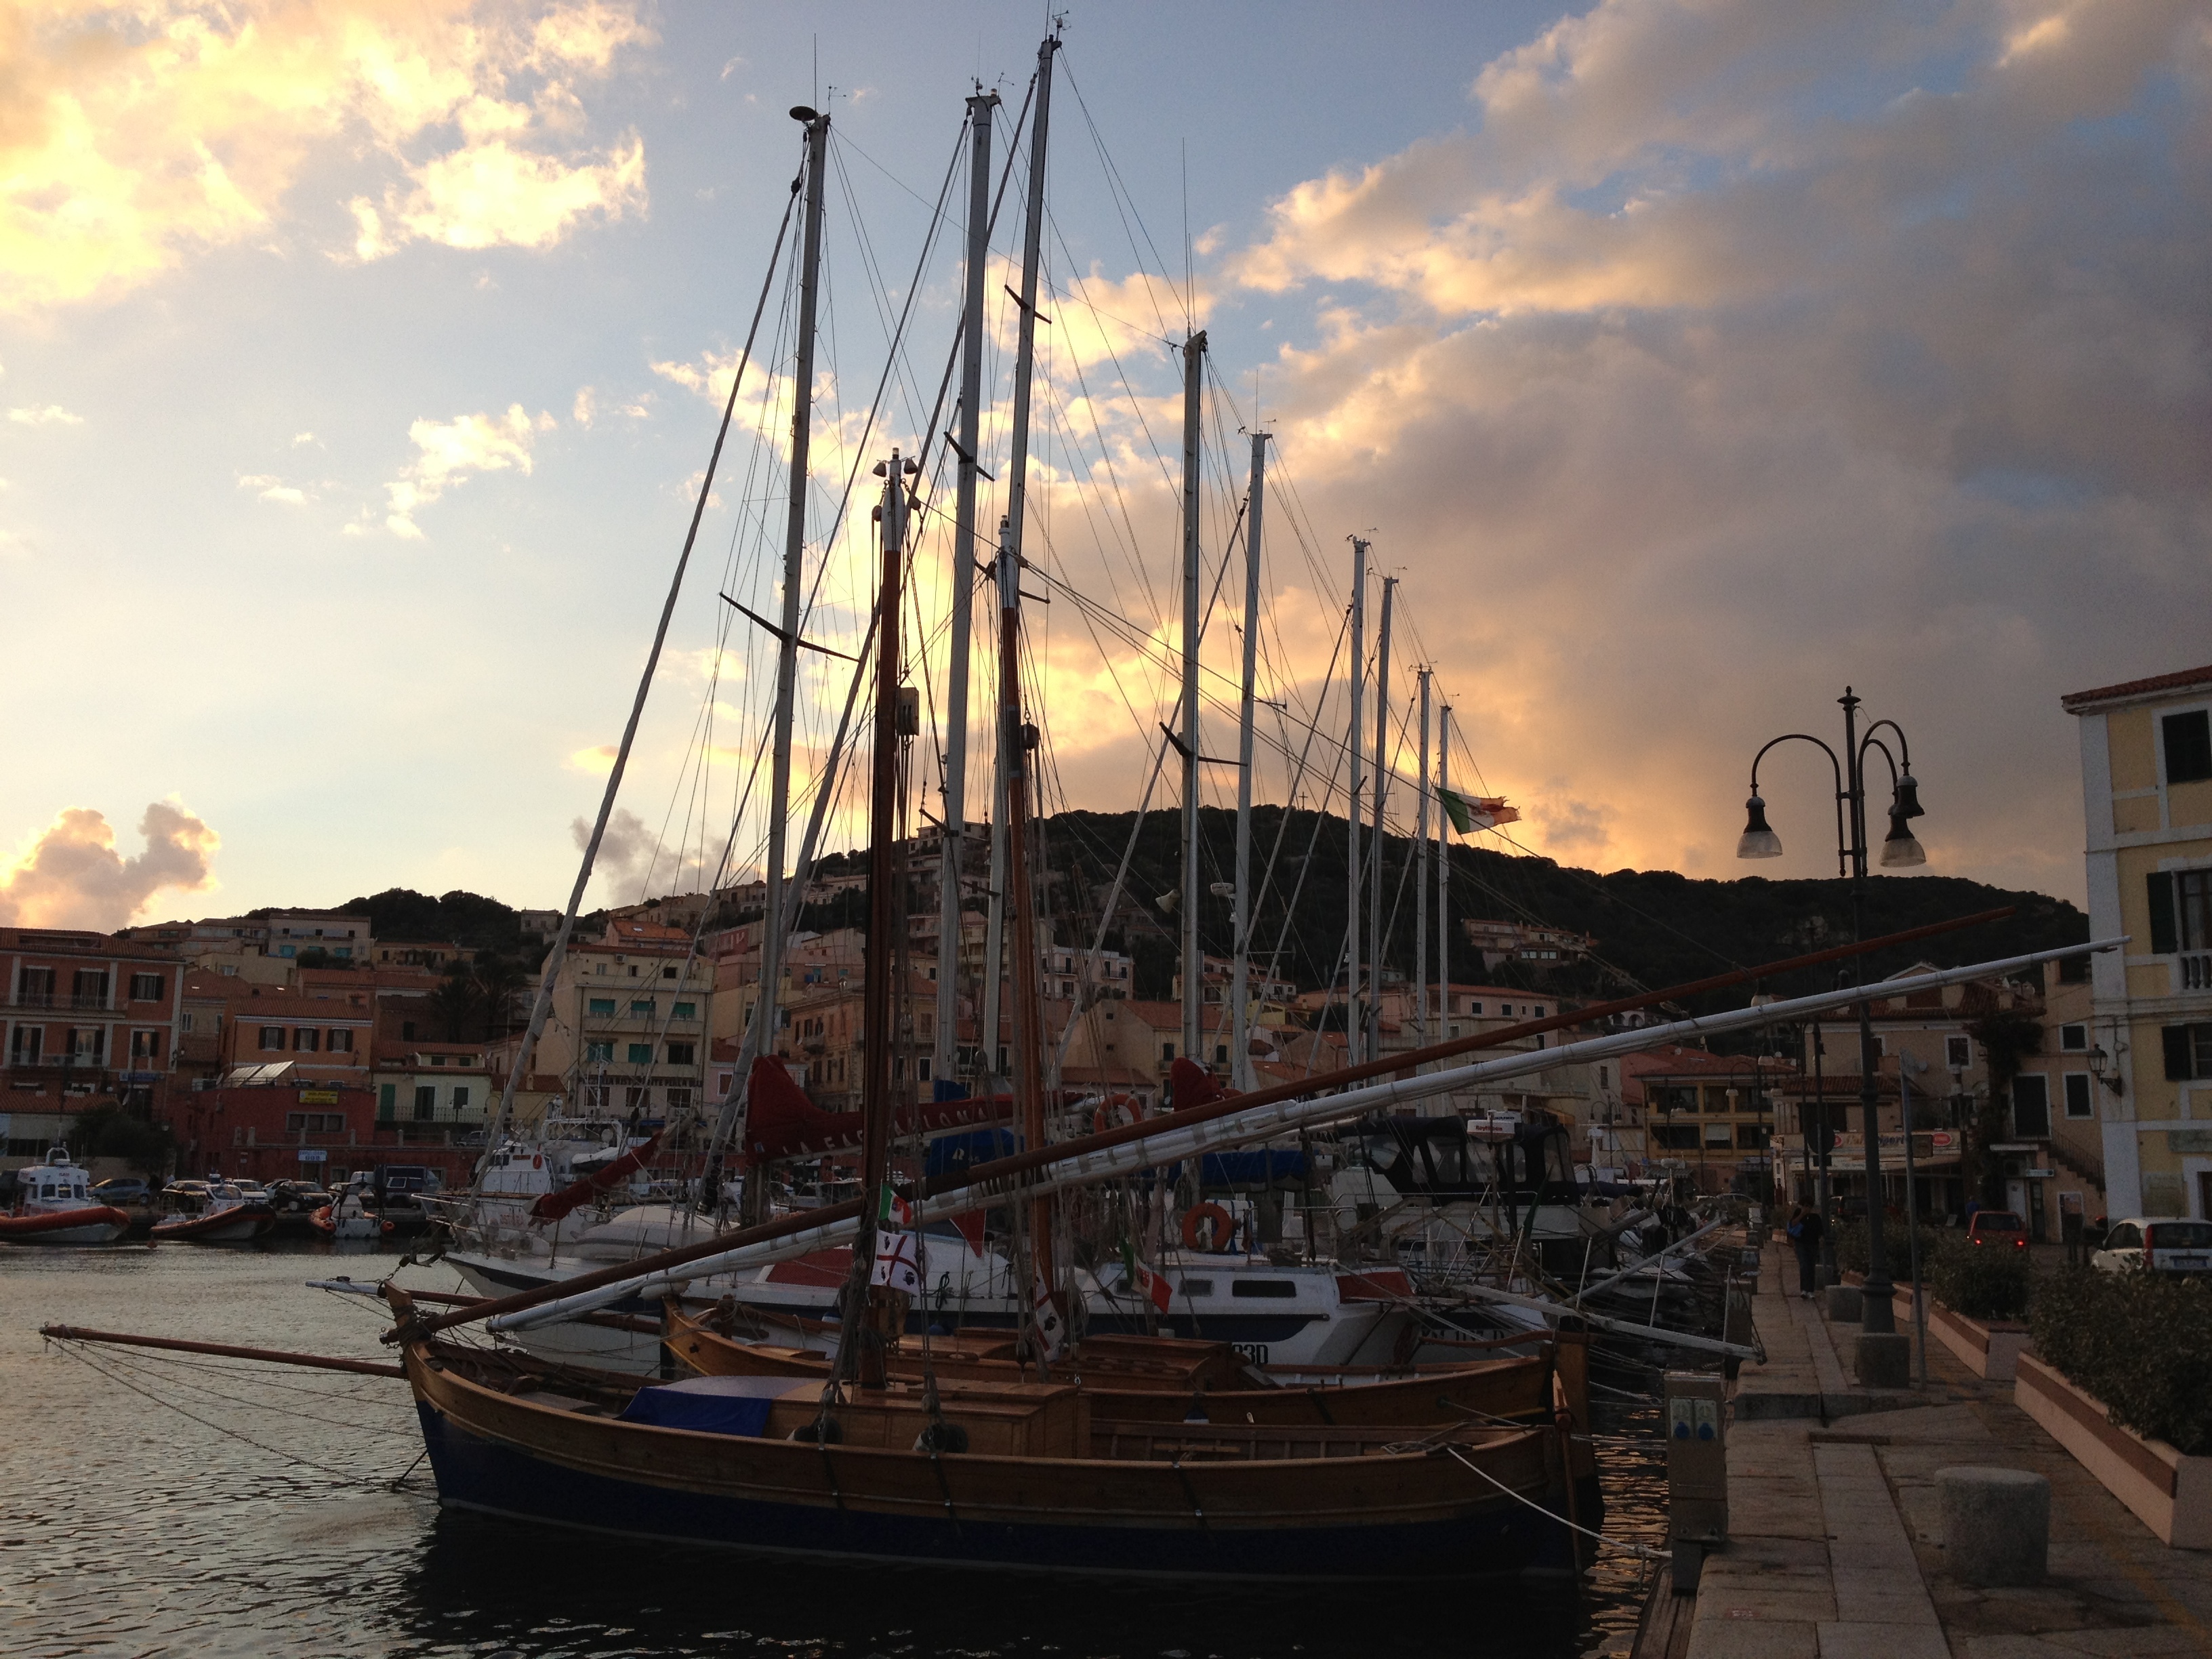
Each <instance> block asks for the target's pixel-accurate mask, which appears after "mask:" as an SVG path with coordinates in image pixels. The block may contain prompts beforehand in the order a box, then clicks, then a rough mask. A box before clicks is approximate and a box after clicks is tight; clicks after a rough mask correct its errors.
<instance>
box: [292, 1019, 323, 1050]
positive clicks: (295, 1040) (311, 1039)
mask: <svg viewBox="0 0 2212 1659" xmlns="http://www.w3.org/2000/svg"><path fill="white" fill-rule="evenodd" d="M292 1046H293V1048H296V1049H297V1050H299V1051H300V1052H301V1054H313V1053H314V1052H315V1050H316V1049H318V1048H321V1047H322V1046H323V1034H322V1033H321V1032H320V1031H318V1030H314V1029H313V1027H311V1026H307V1025H302V1026H301V1027H300V1029H299V1030H296V1031H295V1032H293V1033H292Z"/></svg>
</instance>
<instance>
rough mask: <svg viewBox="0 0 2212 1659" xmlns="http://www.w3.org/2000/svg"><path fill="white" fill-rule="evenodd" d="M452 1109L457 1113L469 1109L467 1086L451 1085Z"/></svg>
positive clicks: (463, 1084)
mask: <svg viewBox="0 0 2212 1659" xmlns="http://www.w3.org/2000/svg"><path fill="white" fill-rule="evenodd" d="M453 1109H454V1110H455V1111H457V1112H465V1111H467V1110H468V1109H469V1085H467V1084H465V1083H456V1084H455V1085H453Z"/></svg>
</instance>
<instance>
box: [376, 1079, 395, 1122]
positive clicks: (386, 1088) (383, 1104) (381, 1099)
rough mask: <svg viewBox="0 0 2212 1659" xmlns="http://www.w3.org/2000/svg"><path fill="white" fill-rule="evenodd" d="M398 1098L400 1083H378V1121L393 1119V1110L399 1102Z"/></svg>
mask: <svg viewBox="0 0 2212 1659" xmlns="http://www.w3.org/2000/svg"><path fill="white" fill-rule="evenodd" d="M398 1098H399V1085H398V1084H396V1083H380V1084H379V1085H377V1086H376V1120H377V1121H378V1122H380V1123H389V1122H391V1121H392V1111H393V1109H394V1108H395V1107H396V1106H397V1104H398Z"/></svg>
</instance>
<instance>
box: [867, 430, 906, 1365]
mask: <svg viewBox="0 0 2212 1659" xmlns="http://www.w3.org/2000/svg"><path fill="white" fill-rule="evenodd" d="M908 465H911V463H908V462H907V461H905V460H904V459H902V458H901V457H900V454H899V453H898V451H897V450H896V449H894V450H892V451H891V455H890V460H889V461H888V462H883V461H878V463H877V464H876V471H877V472H878V474H880V475H882V477H883V479H884V499H883V503H882V505H881V506H880V507H878V509H877V511H876V517H877V520H878V523H879V525H880V526H881V528H882V531H883V568H882V574H881V576H880V578H879V580H878V590H877V591H878V595H879V598H878V607H879V614H880V617H881V619H882V620H881V623H880V633H879V635H878V640H877V643H876V740H875V753H874V757H873V761H874V764H873V766H872V769H871V772H872V775H871V777H870V780H869V787H868V949H867V955H866V969H865V973H866V977H865V978H864V979H863V981H862V982H861V992H860V996H861V1003H860V1008H861V1012H860V1022H861V1024H860V1042H861V1069H860V1190H861V1192H862V1193H863V1194H866V1198H867V1200H868V1201H867V1203H866V1205H865V1206H863V1207H862V1210H861V1223H860V1226H861V1233H862V1237H861V1239H860V1245H859V1246H858V1247H856V1248H855V1249H854V1253H853V1259H854V1267H855V1268H856V1269H858V1268H859V1267H860V1264H861V1263H863V1262H868V1263H872V1262H873V1261H874V1260H875V1214H876V1195H877V1194H878V1193H879V1192H881V1191H882V1190H883V1187H884V1182H885V1181H886V1180H888V1179H889V1177H890V1143H891V1121H892V1115H893V1102H892V1095H891V1090H892V1070H893V1060H894V1058H895V1056H896V1052H897V1048H898V1032H897V1030H896V1012H895V1011H896V1008H897V1007H898V1004H899V987H898V986H897V984H896V978H897V973H896V956H895V953H894V951H893V948H892V939H893V935H895V934H896V933H898V932H899V931H900V930H901V927H902V924H903V918H902V916H901V915H900V908H901V907H900V904H899V895H898V891H897V884H896V873H897V872H896V870H895V869H894V867H893V866H894V860H896V855H897V845H898V829H899V825H898V759H899V753H898V751H899V682H900V679H901V678H902V668H903V665H902V663H901V661H900V650H899V578H900V575H901V574H902V572H901V569H900V566H901V564H902V562H903V559H904V556H905V552H906V514H907V493H906V472H907V468H908ZM897 1323H899V1321H897V1320H896V1303H895V1299H894V1297H893V1296H892V1294H891V1293H890V1291H888V1290H887V1289H885V1288H884V1287H883V1286H880V1285H871V1286H870V1288H869V1294H868V1321H867V1325H868V1332H869V1338H868V1339H864V1340H863V1342H862V1346H861V1349H860V1365H861V1369H860V1380H861V1381H862V1383H864V1384H867V1385H870V1386H880V1385H881V1383H882V1371H883V1340H884V1338H885V1337H886V1336H887V1335H888V1334H890V1333H891V1332H892V1331H894V1330H895V1329H896V1325H897Z"/></svg>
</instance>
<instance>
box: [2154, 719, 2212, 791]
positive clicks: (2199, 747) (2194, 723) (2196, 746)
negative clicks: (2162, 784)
mask: <svg viewBox="0 0 2212 1659" xmlns="http://www.w3.org/2000/svg"><path fill="white" fill-rule="evenodd" d="M2159 729H2160V735H2161V736H2162V737H2164V738H2165V739H2166V781H2167V782H2168V783H2197V782H2200V781H2203V780H2204V779H2206V778H2212V713H2208V712H2206V711H2205V710H2204V709H2202V708H2197V709H2192V710H2191V712H2190V713H2188V714H2168V715H2167V716H2166V718H2165V719H2164V720H2160V722H2159Z"/></svg>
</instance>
